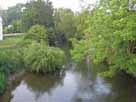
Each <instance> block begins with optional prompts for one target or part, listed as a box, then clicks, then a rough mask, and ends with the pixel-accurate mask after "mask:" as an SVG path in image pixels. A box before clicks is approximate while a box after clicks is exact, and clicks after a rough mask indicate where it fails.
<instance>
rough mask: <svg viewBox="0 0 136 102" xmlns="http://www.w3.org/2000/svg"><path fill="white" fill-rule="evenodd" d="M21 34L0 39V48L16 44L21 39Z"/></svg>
mask: <svg viewBox="0 0 136 102" xmlns="http://www.w3.org/2000/svg"><path fill="white" fill-rule="evenodd" d="M22 38H23V36H15V37H7V38H4V40H2V41H0V48H10V47H14V46H16V45H17V43H19V42H20V41H21V40H22Z"/></svg>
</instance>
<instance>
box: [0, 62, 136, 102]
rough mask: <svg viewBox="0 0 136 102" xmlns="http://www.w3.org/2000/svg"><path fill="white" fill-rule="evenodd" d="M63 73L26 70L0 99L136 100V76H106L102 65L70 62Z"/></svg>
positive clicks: (60, 101)
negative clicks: (40, 73) (44, 73)
mask: <svg viewBox="0 0 136 102" xmlns="http://www.w3.org/2000/svg"><path fill="white" fill-rule="evenodd" d="M68 67H69V69H68V70H66V71H65V73H63V74H61V75H60V76H58V75H54V76H53V75H44V76H43V75H35V74H32V73H25V74H24V75H23V76H22V77H20V78H17V79H16V80H15V81H13V82H12V84H11V86H10V87H9V89H8V90H7V91H6V92H5V94H4V95H3V97H1V98H0V99H1V100H0V102H136V82H135V80H133V79H131V78H129V77H127V76H125V75H119V76H117V77H115V78H112V79H106V78H103V77H101V76H99V74H98V73H97V72H98V70H97V68H98V69H102V68H103V67H102V66H97V67H96V66H92V65H91V66H90V65H88V66H87V65H86V64H81V65H80V66H75V64H69V66H68Z"/></svg>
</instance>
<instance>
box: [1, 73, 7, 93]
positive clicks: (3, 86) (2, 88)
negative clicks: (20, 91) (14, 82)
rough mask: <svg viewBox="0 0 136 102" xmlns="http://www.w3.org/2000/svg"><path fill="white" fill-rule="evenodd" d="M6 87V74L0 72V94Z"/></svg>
mask: <svg viewBox="0 0 136 102" xmlns="http://www.w3.org/2000/svg"><path fill="white" fill-rule="evenodd" d="M5 86H6V76H5V73H4V72H2V71H0V94H2V93H3V92H4V90H5Z"/></svg>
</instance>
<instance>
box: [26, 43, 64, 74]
mask: <svg viewBox="0 0 136 102" xmlns="http://www.w3.org/2000/svg"><path fill="white" fill-rule="evenodd" d="M24 57H25V63H26V64H27V68H28V70H30V71H32V72H37V73H50V72H56V71H59V70H61V68H62V65H63V64H64V53H63V51H62V50H60V49H59V48H54V47H48V46H47V45H46V44H44V43H32V44H31V45H30V46H29V47H28V48H26V49H25V56H24Z"/></svg>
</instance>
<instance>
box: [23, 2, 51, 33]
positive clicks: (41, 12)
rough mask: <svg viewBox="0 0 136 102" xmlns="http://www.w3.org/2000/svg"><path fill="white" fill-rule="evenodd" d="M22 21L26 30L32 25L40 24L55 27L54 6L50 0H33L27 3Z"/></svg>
mask: <svg viewBox="0 0 136 102" xmlns="http://www.w3.org/2000/svg"><path fill="white" fill-rule="evenodd" d="M22 23H23V27H24V31H27V30H28V29H29V28H30V27H31V26H32V25H35V24H39V25H43V26H45V27H46V28H50V27H53V6H52V3H51V2H50V1H49V0H46V1H44V0H37V1H35V0H32V1H30V2H29V3H27V4H26V6H25V9H24V11H23V18H22Z"/></svg>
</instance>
